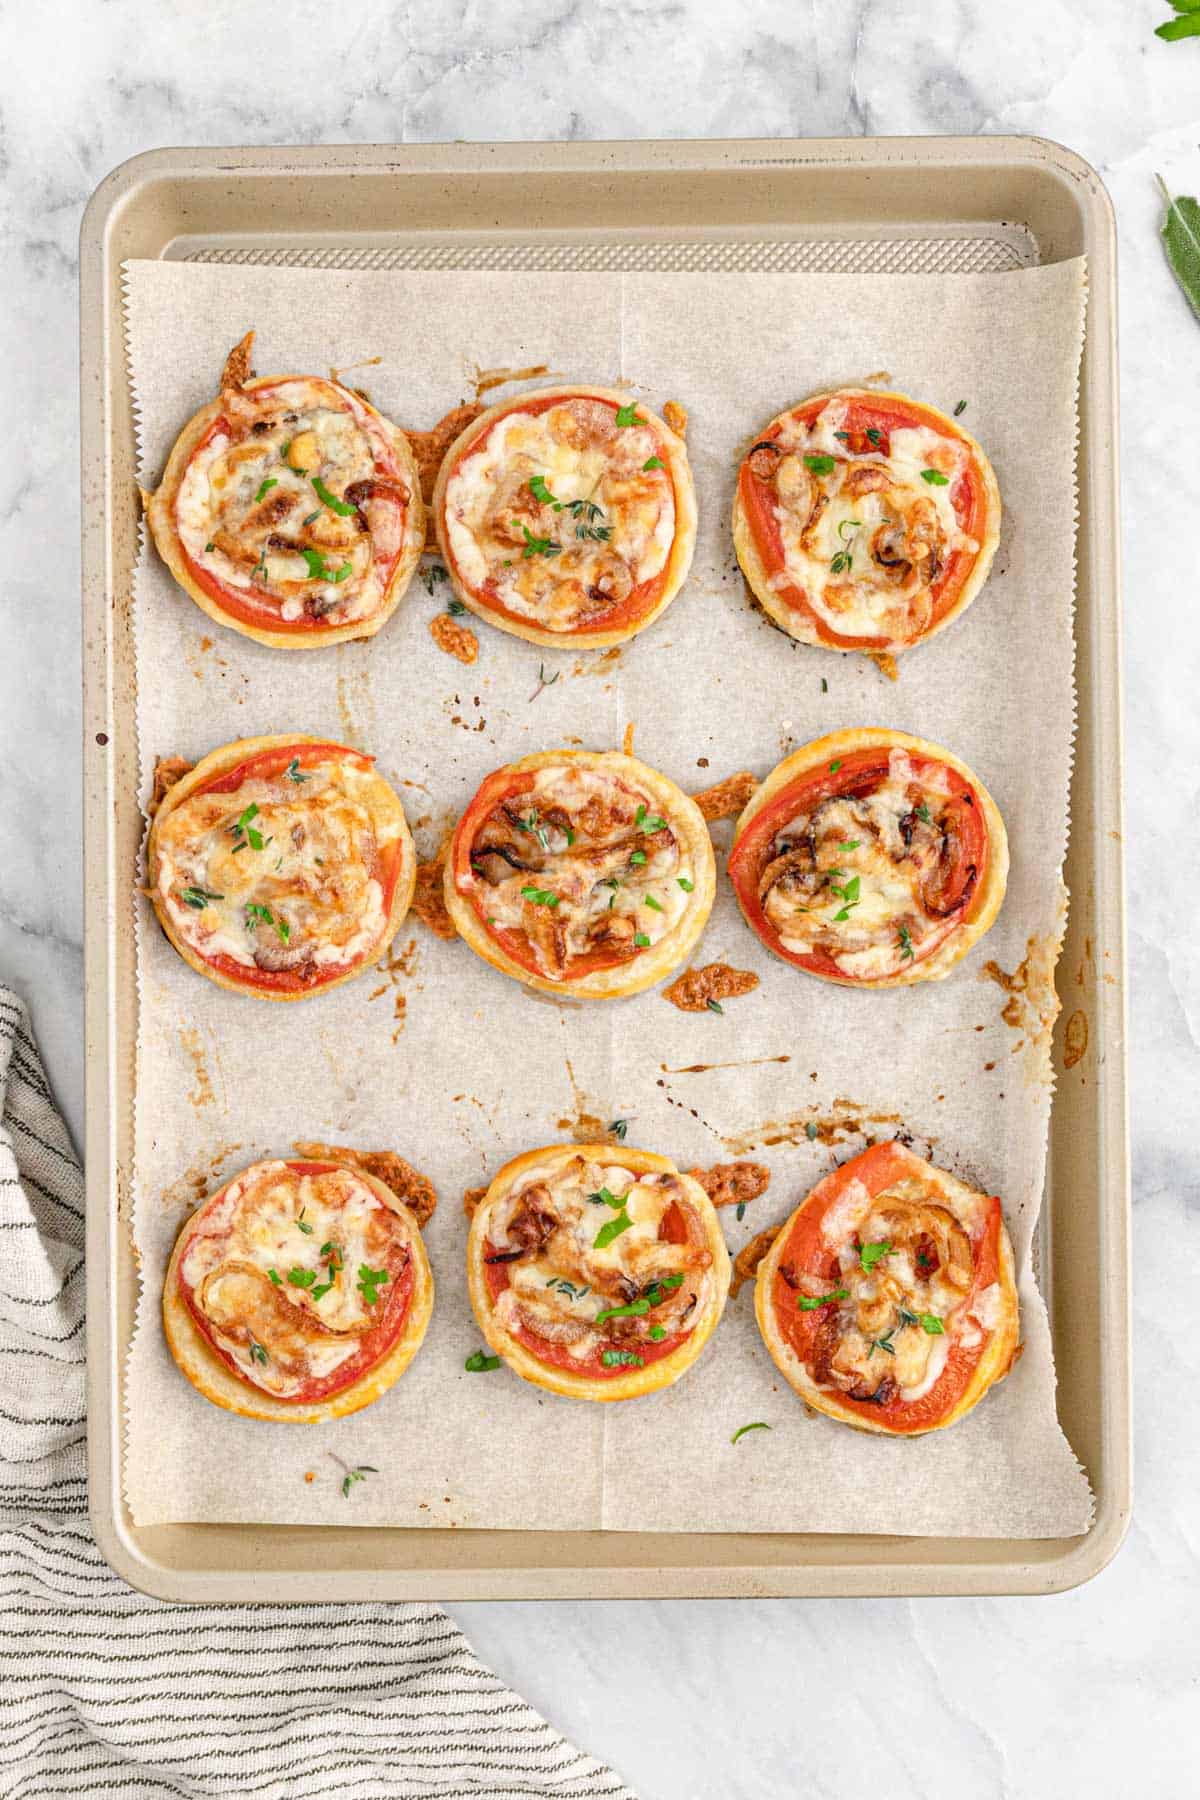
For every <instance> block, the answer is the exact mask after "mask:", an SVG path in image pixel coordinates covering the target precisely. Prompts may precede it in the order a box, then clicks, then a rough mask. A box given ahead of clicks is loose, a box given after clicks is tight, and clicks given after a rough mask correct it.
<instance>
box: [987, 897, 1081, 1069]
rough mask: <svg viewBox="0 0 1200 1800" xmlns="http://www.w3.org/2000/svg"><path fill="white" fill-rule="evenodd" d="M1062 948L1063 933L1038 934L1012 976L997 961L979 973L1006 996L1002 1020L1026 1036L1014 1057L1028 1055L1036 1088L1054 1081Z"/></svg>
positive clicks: (1018, 1042)
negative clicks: (1052, 1058) (1053, 1050)
mask: <svg viewBox="0 0 1200 1800" xmlns="http://www.w3.org/2000/svg"><path fill="white" fill-rule="evenodd" d="M1061 944H1062V935H1061V930H1060V931H1059V932H1056V933H1054V934H1052V935H1050V936H1046V935H1043V934H1039V933H1037V932H1035V933H1034V934H1033V935H1032V936H1031V937H1029V938H1028V939H1027V940H1026V945H1025V955H1024V956H1023V957H1022V958H1021V961H1020V962H1019V963H1018V964H1017V966H1016V968H1015V969H1014V970H1013V971H1012V972H1011V974H1010V973H1009V971H1008V970H1007V969H1002V968H1001V967H1000V964H999V963H998V962H996V961H995V959H994V958H989V960H988V961H987V962H985V963H984V965H983V968H982V969H981V970H980V972H979V979H980V980H981V981H994V982H995V983H996V986H997V987H998V988H999V989H1000V990H1001V992H1002V993H1003V994H1004V995H1005V996H1006V998H1005V1001H1004V1004H1003V1006H1002V1007H1001V1008H1000V1017H1001V1018H1002V1019H1003V1020H1004V1023H1005V1024H1006V1025H1008V1026H1010V1027H1011V1029H1012V1030H1013V1031H1019V1032H1020V1033H1021V1034H1022V1035H1021V1036H1020V1037H1019V1038H1018V1040H1017V1042H1016V1043H1015V1044H1014V1045H1013V1048H1012V1054H1013V1055H1014V1056H1015V1055H1016V1054H1017V1052H1018V1051H1020V1050H1023V1051H1024V1052H1025V1079H1026V1081H1027V1083H1031V1084H1036V1083H1042V1082H1046V1081H1048V1080H1049V1079H1050V1072H1051V1071H1050V1045H1051V1038H1052V1036H1053V1033H1054V1025H1055V1021H1056V1020H1057V1018H1058V1015H1059V1012H1060V1010H1061V1008H1062V1002H1061V1000H1060V999H1059V997H1058V994H1057V992H1056V990H1055V986H1054V969H1055V965H1056V964H1057V962H1058V953H1059V949H1060V947H1061Z"/></svg>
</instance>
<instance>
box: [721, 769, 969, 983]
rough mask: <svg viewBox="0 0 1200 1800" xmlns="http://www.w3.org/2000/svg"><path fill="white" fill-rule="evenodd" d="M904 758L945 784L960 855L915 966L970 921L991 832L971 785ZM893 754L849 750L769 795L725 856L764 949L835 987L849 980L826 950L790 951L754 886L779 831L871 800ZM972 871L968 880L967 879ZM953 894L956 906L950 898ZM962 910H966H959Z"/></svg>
mask: <svg viewBox="0 0 1200 1800" xmlns="http://www.w3.org/2000/svg"><path fill="white" fill-rule="evenodd" d="M905 755H906V756H907V757H908V760H909V763H910V764H911V766H912V770H913V774H914V776H915V778H916V779H917V780H918V781H921V780H926V781H931V780H933V779H936V781H937V782H938V784H939V786H946V785H948V786H949V788H950V795H949V801H948V806H949V807H950V808H952V809H953V812H954V819H955V825H956V839H957V854H956V856H955V857H954V859H953V862H952V864H951V866H950V867H949V868H948V869H947V870H946V871H945V872H944V874H943V881H942V887H943V895H944V896H945V897H946V898H945V900H944V902H943V904H944V905H945V909H946V913H947V914H948V915H949V916H945V917H944V919H943V924H942V926H941V928H940V929H937V930H934V931H930V932H927V933H926V934H925V935H924V936H923V937H922V939H921V941H920V944H919V946H918V948H917V949H916V951H915V953H914V957H913V962H914V963H915V962H920V961H924V960H925V958H927V957H929V956H931V955H932V954H933V953H934V951H935V950H937V949H939V948H940V946H941V945H942V944H943V943H944V942H945V941H946V939H947V937H949V935H950V933H951V932H952V931H953V930H955V928H956V927H957V926H958V925H959V924H961V923H962V919H963V918H969V917H970V912H969V906H970V902H971V899H972V898H973V897H974V896H975V895H977V894H981V893H982V892H983V887H984V876H985V874H986V872H987V859H988V831H987V822H986V820H985V819H984V816H983V808H982V807H981V806H980V804H979V800H978V796H977V795H976V793H975V790H974V789H973V788H972V786H971V784H970V782H968V781H967V780H965V779H964V777H963V776H961V775H960V774H959V772H958V770H957V769H954V768H952V767H951V766H950V765H949V764H948V763H943V762H938V761H936V760H935V759H934V758H932V757H927V756H921V755H920V754H919V753H917V752H915V751H910V750H908V749H907V747H905ZM890 757H891V748H890V747H889V746H888V745H887V744H884V745H880V746H878V747H874V746H873V747H871V748H869V749H865V750H853V751H850V752H849V753H848V754H847V755H846V756H844V757H841V758H835V759H834V760H833V762H832V763H830V762H821V763H818V764H816V765H815V766H814V767H813V768H812V769H809V770H807V771H805V772H804V773H803V774H800V775H798V776H796V777H795V778H794V779H793V780H792V781H789V782H788V783H787V784H786V785H785V786H784V787H782V788H780V790H779V792H778V793H777V794H775V795H774V797H773V798H772V799H770V800H768V801H767V802H766V804H765V805H764V806H762V807H760V808H759V810H758V812H757V813H755V815H754V817H753V818H752V819H751V820H750V823H749V824H748V825H747V826H746V828H745V830H744V831H741V832H739V834H738V836H737V838H736V839H735V840H734V845H733V849H732V850H731V851H730V853H729V878H730V880H731V881H732V883H733V886H734V890H735V892H736V894H737V897H738V901H739V903H740V905H741V908H742V911H743V913H744V914H745V916H746V920H747V923H748V924H749V925H750V927H751V929H752V930H753V931H754V932H755V934H756V935H757V936H758V937H760V938H761V939H762V941H763V943H764V944H766V945H767V947H768V948H769V949H771V950H773V951H774V952H775V954H776V955H777V956H781V957H783V958H784V960H785V961H787V962H790V963H793V964H795V966H796V968H798V969H807V970H809V972H810V973H812V974H815V975H825V976H833V977H834V978H836V979H837V980H838V981H853V980H854V979H855V977H854V976H853V975H847V974H845V972H844V971H843V970H842V969H840V968H839V966H838V964H837V962H836V961H835V960H834V958H833V957H832V956H830V955H829V954H828V953H827V952H826V951H824V950H812V951H796V950H789V949H787V948H786V946H785V945H784V943H783V940H782V939H781V937H780V935H779V933H778V932H777V931H776V929H775V927H774V925H773V924H772V923H771V921H770V919H769V918H768V917H767V914H766V910H765V908H764V907H763V904H762V901H761V900H760V899H759V893H758V886H759V880H760V878H761V876H762V872H763V870H764V869H765V868H766V866H767V864H768V863H769V862H770V861H771V860H772V856H773V854H774V852H773V850H772V846H773V844H774V842H775V839H776V837H777V836H778V834H779V832H780V831H781V830H782V829H783V827H784V826H785V825H787V824H788V823H789V821H790V820H792V819H794V818H796V816H797V815H798V814H802V813H811V812H812V811H814V810H815V808H816V807H817V806H818V805H819V804H820V802H821V801H823V800H828V799H833V798H842V797H846V798H853V797H856V796H865V795H868V794H871V793H873V792H874V791H875V789H876V788H878V787H881V786H882V785H883V783H884V782H886V781H887V779H888V773H889V764H890ZM971 871H974V873H973V875H972V874H971V873H970V872H971ZM951 896H957V899H956V900H955V901H954V903H953V904H950V897H951ZM964 909H965V910H964Z"/></svg>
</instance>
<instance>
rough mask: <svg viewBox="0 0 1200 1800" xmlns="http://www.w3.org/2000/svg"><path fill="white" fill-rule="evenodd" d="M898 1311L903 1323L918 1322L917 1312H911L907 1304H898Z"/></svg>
mask: <svg viewBox="0 0 1200 1800" xmlns="http://www.w3.org/2000/svg"><path fill="white" fill-rule="evenodd" d="M896 1311H897V1312H898V1313H899V1315H900V1323H901V1324H902V1325H915V1324H916V1323H917V1315H916V1313H914V1312H909V1310H908V1308H907V1306H898V1307H897V1308H896Z"/></svg>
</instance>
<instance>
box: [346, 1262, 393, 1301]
mask: <svg viewBox="0 0 1200 1800" xmlns="http://www.w3.org/2000/svg"><path fill="white" fill-rule="evenodd" d="M390 1280H391V1277H390V1275H389V1274H388V1272H387V1270H386V1269H368V1267H367V1265H366V1263H360V1264H359V1265H358V1280H357V1281H356V1282H355V1284H354V1285H355V1287H356V1288H357V1289H358V1291H359V1293H360V1294H361V1295H362V1297H363V1299H364V1300H365V1301H366V1303H367V1305H368V1306H374V1305H375V1303H376V1302H377V1300H378V1299H379V1294H378V1291H377V1290H378V1289H379V1288H381V1287H382V1286H383V1284H384V1282H385V1281H390Z"/></svg>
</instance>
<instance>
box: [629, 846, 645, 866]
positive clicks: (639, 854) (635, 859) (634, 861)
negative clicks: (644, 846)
mask: <svg viewBox="0 0 1200 1800" xmlns="http://www.w3.org/2000/svg"><path fill="white" fill-rule="evenodd" d="M645 860H646V852H645V851H644V850H635V851H634V853H633V855H632V856H631V857H630V858H629V866H630V868H633V869H639V868H641V866H642V864H643V863H644V862H645Z"/></svg>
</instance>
